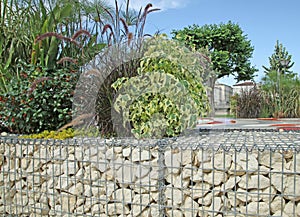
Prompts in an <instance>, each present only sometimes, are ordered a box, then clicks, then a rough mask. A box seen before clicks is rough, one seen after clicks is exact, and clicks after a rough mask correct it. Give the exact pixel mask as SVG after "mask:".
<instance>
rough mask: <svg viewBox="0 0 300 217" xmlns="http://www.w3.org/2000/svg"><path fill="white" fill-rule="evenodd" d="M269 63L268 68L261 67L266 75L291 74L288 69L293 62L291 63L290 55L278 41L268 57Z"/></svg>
mask: <svg viewBox="0 0 300 217" xmlns="http://www.w3.org/2000/svg"><path fill="white" fill-rule="evenodd" d="M269 63H270V66H269V67H266V66H263V68H264V70H265V73H266V74H268V73H270V72H272V71H276V72H279V73H281V74H285V73H292V71H290V68H292V67H293V65H294V62H292V55H290V54H289V53H288V51H287V50H286V48H285V47H284V46H283V45H282V44H281V43H279V41H277V42H276V45H275V49H274V53H273V54H272V56H271V57H269Z"/></svg>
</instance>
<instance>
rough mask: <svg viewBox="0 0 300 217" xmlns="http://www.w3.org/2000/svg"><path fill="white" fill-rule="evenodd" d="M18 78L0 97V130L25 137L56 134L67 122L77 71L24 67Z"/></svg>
mask: <svg viewBox="0 0 300 217" xmlns="http://www.w3.org/2000/svg"><path fill="white" fill-rule="evenodd" d="M41 75H42V77H38V76H41ZM20 76H21V78H22V79H12V80H11V82H10V83H9V85H8V87H9V91H8V92H7V93H3V94H1V95H0V123H1V125H2V126H4V127H5V128H7V129H8V130H9V131H10V132H12V133H18V134H28V133H39V132H42V131H43V130H57V129H58V128H59V127H60V126H62V125H64V124H66V123H67V122H69V121H71V119H72V99H73V91H74V89H75V85H76V82H77V80H78V72H77V70H71V69H68V68H64V69H55V70H48V69H44V68H36V67H35V66H25V67H23V69H22V73H21V75H20Z"/></svg>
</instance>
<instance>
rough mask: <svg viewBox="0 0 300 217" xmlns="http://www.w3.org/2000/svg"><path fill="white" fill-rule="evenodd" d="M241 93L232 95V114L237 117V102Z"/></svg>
mask: <svg viewBox="0 0 300 217" xmlns="http://www.w3.org/2000/svg"><path fill="white" fill-rule="evenodd" d="M238 98H239V95H238V94H237V93H236V94H234V95H232V96H231V97H230V114H231V115H234V117H237V102H238Z"/></svg>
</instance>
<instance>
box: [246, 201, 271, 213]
mask: <svg viewBox="0 0 300 217" xmlns="http://www.w3.org/2000/svg"><path fill="white" fill-rule="evenodd" d="M241 211H242V213H245V214H246V213H247V214H248V215H259V216H268V215H270V209H269V204H268V203H266V202H250V203H249V204H248V205H247V212H246V207H242V208H241Z"/></svg>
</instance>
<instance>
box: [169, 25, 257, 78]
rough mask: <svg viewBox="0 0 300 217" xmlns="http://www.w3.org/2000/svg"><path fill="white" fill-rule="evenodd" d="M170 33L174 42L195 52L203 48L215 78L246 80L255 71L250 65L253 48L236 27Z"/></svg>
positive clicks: (207, 26)
mask: <svg viewBox="0 0 300 217" xmlns="http://www.w3.org/2000/svg"><path fill="white" fill-rule="evenodd" d="M172 33H173V35H174V38H175V39H177V40H179V41H182V42H184V43H185V44H186V45H188V46H190V47H192V48H194V49H196V50H198V49H200V48H205V47H207V48H208V50H209V51H210V52H211V62H212V66H213V70H214V71H215V72H216V73H218V75H217V76H218V78H221V77H223V76H226V75H234V76H235V78H236V79H237V81H242V80H250V79H252V78H253V75H254V73H255V72H256V71H257V69H255V68H254V67H252V66H251V64H250V58H251V57H252V53H253V50H254V48H253V47H252V46H251V42H250V40H248V39H247V36H246V35H244V33H243V31H242V29H241V28H240V26H239V25H238V24H234V23H232V22H228V23H226V24H224V23H221V24H219V25H216V24H213V25H204V26H201V27H200V26H198V25H193V26H188V27H185V28H184V29H183V30H173V32H172Z"/></svg>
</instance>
